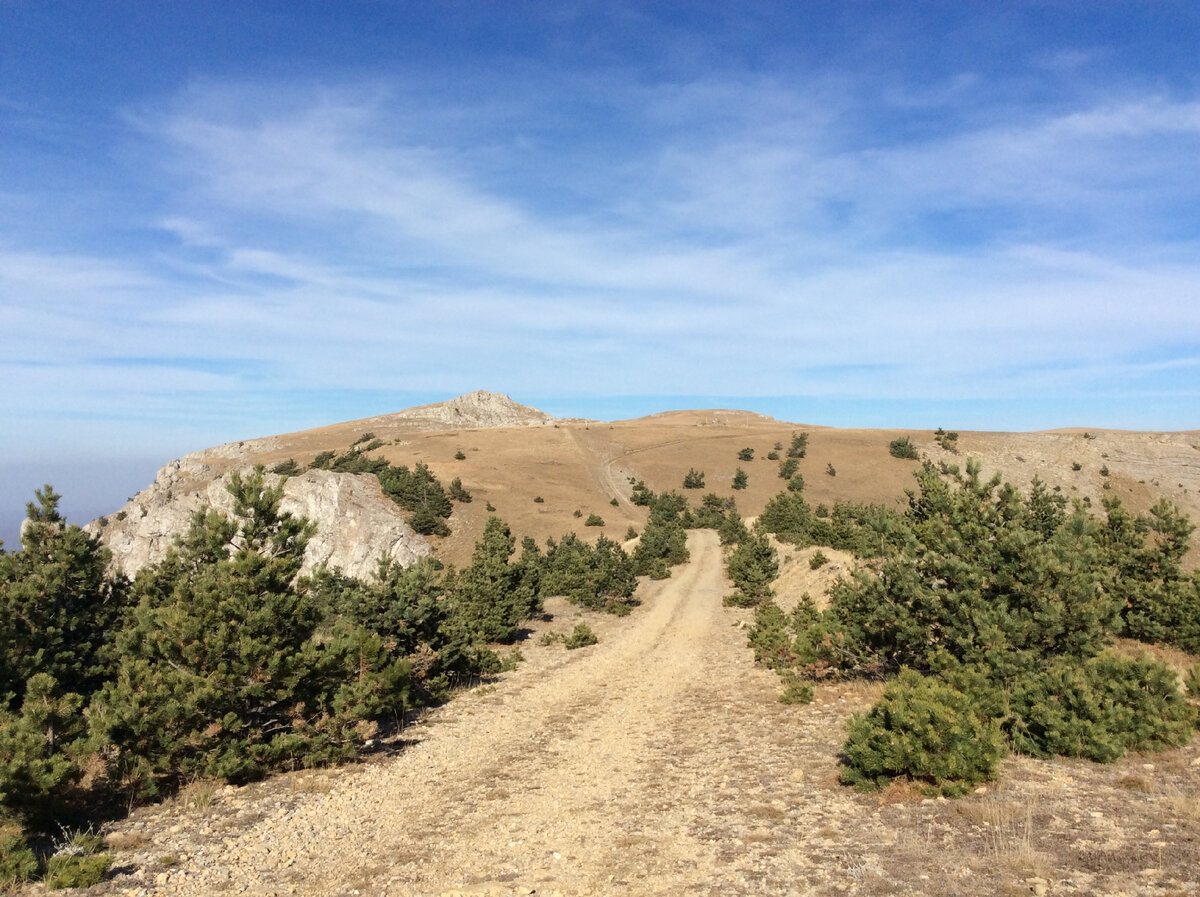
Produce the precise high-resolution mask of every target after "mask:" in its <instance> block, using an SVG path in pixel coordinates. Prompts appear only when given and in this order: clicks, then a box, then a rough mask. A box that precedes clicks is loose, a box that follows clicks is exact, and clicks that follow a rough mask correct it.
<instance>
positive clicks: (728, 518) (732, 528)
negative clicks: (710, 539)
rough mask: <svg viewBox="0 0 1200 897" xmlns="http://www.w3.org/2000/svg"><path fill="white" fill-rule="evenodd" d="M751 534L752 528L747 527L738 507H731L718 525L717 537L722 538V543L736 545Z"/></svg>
mask: <svg viewBox="0 0 1200 897" xmlns="http://www.w3.org/2000/svg"><path fill="white" fill-rule="evenodd" d="M749 535H750V530H748V529H746V524H745V523H744V522H743V521H742V517H741V515H740V514H738V512H737V509H736V508H732V509H730V511H729V513H728V514H726V515H725V516H724V518H723V519H722V520H721V524H720V525H719V526H718V527H717V537H718V538H719V539H720V540H721V544H722V545H734V544H736V543H738V542H741V541H742V540H743V539H745V538H746V537H747V536H749Z"/></svg>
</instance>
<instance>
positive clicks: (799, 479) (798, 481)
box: [787, 473, 804, 492]
mask: <svg viewBox="0 0 1200 897" xmlns="http://www.w3.org/2000/svg"><path fill="white" fill-rule="evenodd" d="M787 488H788V492H803V491H804V474H800V473H798V474H795V475H794V476H792V477H791V478H790V479H789V480H788V484H787Z"/></svg>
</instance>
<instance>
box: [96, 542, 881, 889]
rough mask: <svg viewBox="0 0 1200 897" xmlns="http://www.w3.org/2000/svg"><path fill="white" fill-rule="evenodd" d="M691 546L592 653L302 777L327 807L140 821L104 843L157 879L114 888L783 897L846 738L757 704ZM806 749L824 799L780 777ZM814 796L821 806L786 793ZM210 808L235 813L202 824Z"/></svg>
mask: <svg viewBox="0 0 1200 897" xmlns="http://www.w3.org/2000/svg"><path fill="white" fill-rule="evenodd" d="M689 545H690V548H691V551H692V561H691V562H690V563H689V564H687V565H685V566H684V567H682V568H678V569H676V571H675V573H674V575H673V577H672V578H671V579H670V580H668V581H665V582H662V583H648V584H646V585H644V586H643V592H642V595H643V601H644V603H643V606H642V607H640V608H639V609H638V610H637V611H636V612H635V614H634V615H633V616H632V617H630V618H628V619H626V620H614V621H612V625H605V626H604V627H603V629H602V630H601V639H602V640H601V643H600V644H598V645H595V646H593V647H590V648H586V649H582V650H578V651H572V652H563V651H562V649H561V648H555V649H553V650H552V649H549V648H547V649H544V653H539V657H538V658H537V659H534V660H531V662H530V663H528V664H525V665H523V666H522V668H521V669H519V670H517V671H516V672H515V673H512V674H509V675H508V676H506V677H504V678H503V680H502V681H500V682H499V683H498V684H496V685H495V686H494V687H490V688H484V689H480V690H477V691H476V692H473V693H470V694H468V695H465V696H463V697H461V698H459V699H457V700H455V701H454V702H452V703H451V704H450V705H448V706H447V707H445V708H442V709H441V710H440V711H438V712H437V713H435V714H432V715H431V717H430V718H429V720H428V721H427V723H425V724H423V725H421V726H418V727H415V728H414V729H413V730H410V734H413V735H415V743H414V744H412V745H411V746H409V747H407V748H406V749H405V750H404V751H403V752H402V753H401V754H400V755H398V756H395V757H392V758H389V759H387V760H384V761H381V762H376V763H371V764H368V765H365V766H362V767H358V768H355V769H353V770H341V771H339V772H338V773H337V774H336V775H335V774H333V773H326V774H322V775H324V776H327V778H321V777H315V778H314V779H313V780H312V781H313V782H325V783H327V786H326V787H327V788H328V790H327V791H324V790H322V789H321V788H320V787H318V786H317V785H308V786H306V785H303V784H300V785H299V786H298V787H297V786H296V785H295V784H293V786H292V790H286V791H285V790H284V789H282V788H281V786H280V784H279V783H278V782H277V783H275V784H274V785H273V786H272V785H271V783H268V786H267V787H266V788H265V791H264V794H263V796H262V797H260V798H258V799H257V800H254V799H251V798H250V797H249V796H248V795H247V796H241V795H235V794H234V790H233V789H227V790H226V791H223V792H219V793H218V795H217V796H216V799H215V801H214V805H213V806H212V807H210V808H209V812H208V813H207V814H206V813H204V812H202V811H199V810H189V809H188V808H180V807H176V808H175V809H174V813H173V814H172V815H169V816H168V815H166V814H167V811H168V808H158V810H157V813H154V814H147V816H146V818H145V819H143V820H142V822H141V823H140V826H139V823H138V822H137V821H136V819H137V814H135V817H134V819H135V821H133V822H132V823H131V822H126V823H123V824H122V826H121V827H120V829H121V830H120V831H118V833H117V836H116V839H115V840H116V842H117V843H118V844H119V843H121V836H122V834H124V835H125V836H128V834H129V831H130V828H131V825H132V827H133V828H135V829H137V828H140V830H141V831H145V832H149V833H150V834H149V837H151V838H153V844H152V845H147V844H144V843H143V844H141V845H139V850H138V851H137V853H138V856H137V857H136V858H135V857H129V858H128V862H130V863H131V865H132V866H134V867H136V866H137V865H140V864H139V862H138V861H139V860H141V861H142V862H145V861H146V859H147V858H149V857H152V856H158V857H160V858H162V857H164V856H165V857H166V858H167V859H166V860H162V861H161V862H162V863H163V864H165V865H166V868H160V869H159V870H157V871H155V870H152V869H150V870H147V869H136V868H129V869H128V870H127V871H128V872H130V873H132V874H131V876H130V877H128V878H125V879H124V882H125V884H124V886H123V887H121V888H120V889H119V891H117V892H119V893H154V894H163V895H167V894H180V895H183V894H189V895H190V894H218V893H249V894H287V893H296V894H311V895H325V894H331V895H332V894H359V893H361V894H389V895H399V894H412V895H424V894H436V895H444V894H460V893H461V894H528V893H537V894H564V895H565V894H603V893H620V892H625V893H639V894H668V893H672V894H677V893H682V892H684V891H686V892H687V893H689V894H696V893H700V894H703V893H712V894H724V893H729V892H730V890H731V889H732V890H734V891H741V892H745V891H746V890H747V889H749V890H753V891H754V892H755V893H772V892H775V893H795V890H796V888H797V886H798V885H800V884H801V883H802V882H803V881H806V880H807V879H808V877H809V875H810V874H811V873H812V872H813V871H814V864H815V863H816V862H818V861H819V860H820V859H821V853H822V851H821V849H820V845H814V844H813V843H812V842H811V841H810V842H809V843H808V844H801V843H799V842H798V840H797V837H796V834H797V830H796V829H795V828H794V826H795V825H796V824H797V823H800V822H801V819H800V818H798V817H799V815H801V810H803V815H804V816H805V818H804V819H803V824H804V826H805V830H807V829H809V827H811V826H812V825H814V824H815V825H818V826H819V825H821V824H826V825H835V826H838V827H840V824H839V822H838V819H839V816H845V817H846V818H847V819H848V818H849V816H852V815H857V814H856V813H855V808H854V799H853V798H851V797H848V796H844V795H843V794H842V793H841V789H836V788H832V787H830V785H829V782H830V781H831V779H832V776H833V775H834V768H833V756H834V754H835V753H836V740H837V738H838V737H839V732H840V728H841V727H840V726H836V725H834V726H830V725H827V724H822V722H821V720H823V719H826V717H827V714H824V713H820V712H817V713H811V712H810V713H809V714H808V718H809V719H810V720H811V721H812V723H813V726H811V727H806V728H812V729H813V730H814V732H813V733H810V734H809V735H805V733H804V732H797V731H796V729H795V722H794V720H789V719H783V718H781V717H788V718H792V717H795V716H796V714H797V711H796V710H795V709H793V708H784V707H782V706H781V705H778V704H777V703H775V702H774V700H773V699H774V695H775V692H776V683H775V679H774V676H773V674H771V675H766V674H762V673H759V672H757V671H754V670H753V669H752V664H751V657H750V653H749V651H748V650H747V648H746V641H745V633H744V631H742V630H740V629H738V628H735V626H734V625H732V624H733V623H734V622H735V620H734V616H733V615H731V612H729V611H727V610H725V609H724V608H722V606H721V597H722V595H723V594H724V593H725V592H726V591H727V588H728V586H727V582H726V581H725V579H724V575H723V564H722V557H721V549H720V547H719V545H718V544H717V540H716V537H715V534H713V533H712V532H710V531H699V532H694V533H692V534H691V536H690V539H689ZM607 622H608V621H605V623H607ZM597 628H600V627H597ZM531 648H532V646H531ZM530 653H532V652H530ZM748 683H749V685H748ZM748 700H749V701H750V703H751V704H753V705H754V706H747V701H748ZM764 707H765V708H766V711H767V712H765V713H764ZM811 709H814V710H819V708H811ZM830 709H831V710H835V711H836V710H837V708H830ZM806 738H809V739H811V738H816V739H817V740H818V741H822V742H824V741H826V740H829V741H830V744H829V745H828V750H825V751H823V753H825V755H826V756H827V757H828V758H829V759H828V762H827V764H826V765H827V767H828V768H827V769H825V770H824V776H823V778H824V780H825V781H824V784H822V783H820V782H816V783H813V782H809V781H806V775H807V776H810V777H811V776H812V774H813V770H812V769H811V765H810V768H809V769H808V770H807V771H804V770H801V769H800V768H799V767H798V766H797V765H796V760H795V756H794V753H793V751H794V749H795V747H796V746H797V743H798V741H804V740H805V739H806ZM818 776H820V772H819V771H818ZM299 781H300V782H301V783H303V782H304V781H306V780H303V779H301V780H299ZM309 788H311V789H312V790H307V789H309ZM812 788H816V789H817V790H818V791H820V792H821V793H822V794H823V795H824V799H823V800H820V801H816V802H814V801H812V800H805V799H804V797H803V795H802V794H801V793H799V792H801V791H804V790H806V789H812ZM247 790H249V789H241V791H247ZM830 796H833V797H835V798H837V800H835V801H834V803H842V802H845V804H846V806H844V807H843V808H840V809H838V808H834V807H832V805H830V802H829V798H830ZM224 801H229V802H230V803H231V805H232V804H238V805H241V808H240V809H239V810H238V811H236V812H232V813H231V812H230V811H229V810H226V811H224V813H223V814H222V813H220V812H217V811H218V810H220V805H221V803H222V802H224ZM214 817H216V819H217V821H216V822H214ZM222 818H224V819H226V821H225V822H221V821H220V820H221V819H222ZM863 822H864V821H863V820H862V819H859V820H858V822H857V823H855V824H854V826H853V828H854V829H856V830H859V831H861V829H862V825H863ZM168 823H173V824H168ZM825 834H827V835H830V836H834V832H833V831H827V832H826V833H825ZM835 837H836V836H835ZM135 843H136V839H135ZM814 851H815V852H814ZM835 853H837V854H839V855H838V856H836V857H834V858H833V860H834V862H835V864H838V865H845V863H846V862H847V860H846V859H845V857H844V856H841V854H844V850H841V849H840V848H838V849H837V850H836V851H835ZM122 859H123V858H122V856H121V855H120V854H119V853H118V856H117V861H118V865H120V864H121V863H122ZM827 859H828V858H827ZM854 862H861V858H859V859H855V860H854ZM798 876H803V877H802V878H798ZM120 882H121V877H118V879H117V880H115V881H114V882H112V883H110V884H109V887H112V886H113V885H116V884H119V883H120Z"/></svg>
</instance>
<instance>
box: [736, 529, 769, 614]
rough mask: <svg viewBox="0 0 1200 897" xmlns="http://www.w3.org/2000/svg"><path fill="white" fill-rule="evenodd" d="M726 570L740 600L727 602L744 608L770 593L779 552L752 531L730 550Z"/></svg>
mask: <svg viewBox="0 0 1200 897" xmlns="http://www.w3.org/2000/svg"><path fill="white" fill-rule="evenodd" d="M725 572H726V573H727V574H728V575H729V578H730V579H731V580H733V584H734V585H735V586H736V587H737V590H738V594H740V595H741V600H734V601H727V603H730V604H737V605H738V606H742V607H747V606H750V605H753V604H757V603H759V602H760V601H762V600H763V599H764V598H769V597H770V596H771V583H772V582H773V581H774V580H775V577H776V576H778V575H779V554H778V552H776V551H775V547H774V546H773V545H771V541H770V540H769V539H768V538H767V537H766V536H765V535H763V534H761V533H751V534H749V535H748V536H746V538H744V539H742V540H741V541H740V542H739V543H738V544H737V547H736V548H735V549H734V550H733V551H732V552H730V554H729V559H728V560H727V561H726V563H725Z"/></svg>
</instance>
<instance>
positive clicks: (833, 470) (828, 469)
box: [825, 463, 837, 477]
mask: <svg viewBox="0 0 1200 897" xmlns="http://www.w3.org/2000/svg"><path fill="white" fill-rule="evenodd" d="M825 472H826V473H827V474H829V476H831V477H835V476H837V469H836V468H835V467H834V466H833V464H832V463H830V464H826V465H825Z"/></svg>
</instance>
